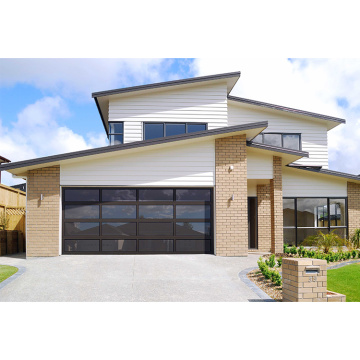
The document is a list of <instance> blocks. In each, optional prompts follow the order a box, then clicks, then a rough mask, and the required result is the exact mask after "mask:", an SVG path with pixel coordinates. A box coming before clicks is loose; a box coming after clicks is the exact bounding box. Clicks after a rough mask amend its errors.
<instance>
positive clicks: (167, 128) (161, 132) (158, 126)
mask: <svg viewBox="0 0 360 360" xmlns="http://www.w3.org/2000/svg"><path fill="white" fill-rule="evenodd" d="M206 128H207V124H206V123H144V140H150V139H158V138H162V137H165V136H174V135H181V134H186V133H193V132H197V131H204V130H206Z"/></svg>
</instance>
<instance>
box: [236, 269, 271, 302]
mask: <svg viewBox="0 0 360 360" xmlns="http://www.w3.org/2000/svg"><path fill="white" fill-rule="evenodd" d="M256 269H257V267H252V268H248V269H245V270H242V271H241V272H239V274H238V276H239V278H240V279H241V280H242V282H243V283H245V285H247V287H248V288H250V289H251V290H252V291H253V292H254V293H255V294H256V295H257V296H259V297H260V299H259V300H258V299H257V300H249V302H276V301H275V300H274V299H272V298H271V297H270V296H269V295H268V294H266V293H265V292H264V291H262V290H261V289H260V288H259V287H258V286H257V285H255V284H254V283H253V282H252V281H251V280H250V279H249V278H248V277H247V276H246V275H247V274H248V273H249V272H250V271H252V270H256Z"/></svg>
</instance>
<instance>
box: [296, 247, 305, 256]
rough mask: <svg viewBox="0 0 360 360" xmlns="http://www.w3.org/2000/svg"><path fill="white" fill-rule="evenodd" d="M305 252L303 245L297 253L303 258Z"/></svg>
mask: <svg viewBox="0 0 360 360" xmlns="http://www.w3.org/2000/svg"><path fill="white" fill-rule="evenodd" d="M303 251H304V247H303V246H302V245H301V246H300V247H299V248H298V249H297V253H298V255H299V256H301V254H302V252H303Z"/></svg>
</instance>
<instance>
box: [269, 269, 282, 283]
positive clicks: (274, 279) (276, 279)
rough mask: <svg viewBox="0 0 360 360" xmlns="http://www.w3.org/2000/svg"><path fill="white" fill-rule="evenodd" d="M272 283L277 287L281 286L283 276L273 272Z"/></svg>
mask: <svg viewBox="0 0 360 360" xmlns="http://www.w3.org/2000/svg"><path fill="white" fill-rule="evenodd" d="M271 281H272V282H273V283H274V284H275V285H277V286H281V283H282V281H281V275H280V274H279V273H278V272H277V271H276V270H274V271H272V274H271Z"/></svg>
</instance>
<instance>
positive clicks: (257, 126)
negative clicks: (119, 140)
mask: <svg viewBox="0 0 360 360" xmlns="http://www.w3.org/2000/svg"><path fill="white" fill-rule="evenodd" d="M267 125H268V122H267V121H261V122H256V123H249V124H243V125H236V126H228V127H222V128H217V129H212V130H205V131H198V132H194V133H188V134H182V135H174V136H169V137H164V138H159V139H151V140H143V141H136V142H131V143H127V144H119V145H112V146H105V147H101V148H94V149H88V150H81V151H76V152H72V153H65V154H59V155H52V156H46V157H43V158H36V159H30V160H24V161H19V162H13V163H11V164H4V165H0V171H2V170H6V171H9V170H14V169H22V168H28V167H34V166H38V165H44V166H42V167H45V166H52V165H55V164H58V163H59V162H60V161H63V160H69V159H74V158H80V157H86V156H91V155H98V154H106V153H111V152H115V151H119V150H127V149H133V148H140V147H146V146H152V145H162V144H168V143H172V142H178V141H183V140H194V139H195V140H196V139H200V138H204V137H226V136H233V135H234V134H237V133H239V132H244V131H247V130H254V131H253V133H252V134H251V136H249V138H253V137H254V136H256V134H259V133H260V132H261V131H263V130H264V129H265V128H266V127H267Z"/></svg>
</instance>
